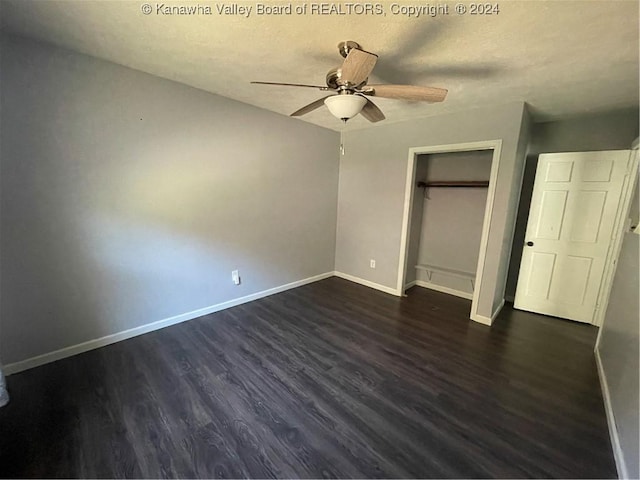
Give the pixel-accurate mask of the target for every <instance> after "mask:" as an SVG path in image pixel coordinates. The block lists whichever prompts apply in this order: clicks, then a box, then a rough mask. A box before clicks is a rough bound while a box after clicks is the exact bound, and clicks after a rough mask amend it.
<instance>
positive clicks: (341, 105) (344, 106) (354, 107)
mask: <svg viewBox="0 0 640 480" xmlns="http://www.w3.org/2000/svg"><path fill="white" fill-rule="evenodd" d="M366 103H367V99H366V98H364V97H361V96H360V95H334V96H332V97H327V98H325V99H324V104H325V105H326V106H327V108H328V109H329V111H330V112H331V114H332V115H333V116H334V117H336V118H338V119H340V120H342V121H344V122H346V121H347V120H349V119H350V118H353V117H355V116H356V115H357V114H359V113H360V111H361V110H362V108H363V107H364V106H365V104H366Z"/></svg>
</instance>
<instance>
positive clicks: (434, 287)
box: [415, 280, 473, 300]
mask: <svg viewBox="0 0 640 480" xmlns="http://www.w3.org/2000/svg"><path fill="white" fill-rule="evenodd" d="M415 284H416V285H417V286H419V287H423V288H428V289H430V290H435V291H436V292H442V293H448V294H449V295H455V296H456V297H460V298H466V299H467V300H473V293H469V292H463V291H462V290H456V289H455V288H449V287H443V286H442V285H436V284H435V283H431V282H425V281H424V280H416V282H415Z"/></svg>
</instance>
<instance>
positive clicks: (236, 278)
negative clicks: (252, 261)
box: [231, 270, 240, 285]
mask: <svg viewBox="0 0 640 480" xmlns="http://www.w3.org/2000/svg"><path fill="white" fill-rule="evenodd" d="M231 280H233V283H234V284H236V285H240V273H238V270H234V271H233V272H231Z"/></svg>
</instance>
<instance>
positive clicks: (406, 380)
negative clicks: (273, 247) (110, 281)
mask: <svg viewBox="0 0 640 480" xmlns="http://www.w3.org/2000/svg"><path fill="white" fill-rule="evenodd" d="M469 310H470V302H469V301H468V300H463V299H460V298H456V297H452V296H449V295H445V294H442V293H438V292H433V291H429V290H425V289H422V288H420V287H415V288H413V289H412V290H410V291H409V292H408V297H406V298H402V299H401V298H396V297H393V296H390V295H387V294H384V293H382V292H378V291H376V290H371V289H369V288H366V287H363V286H360V285H356V284H354V283H350V282H348V281H346V280H342V279H339V278H335V277H334V278H329V279H327V280H323V281H321V282H317V283H313V284H310V285H306V286H304V287H300V288H297V289H294V290H289V291H287V292H284V293H280V294H277V295H273V296H270V297H267V298H264V299H261V300H257V301H255V302H251V303H247V304H244V305H241V306H238V307H234V308H231V309H228V310H224V311H221V312H218V313H215V314H212V315H208V316H205V317H202V318H199V319H196V320H192V321H190V322H185V323H182V324H179V325H175V326H172V327H169V328H165V329H163V330H159V331H156V332H152V333H148V334H146V335H143V336H140V337H136V338H133V339H130V340H127V341H123V342H120V343H117V344H114V345H110V346H108V347H104V348H101V349H98V350H94V351H91V352H88V353H85V354H82V355H78V356H75V357H71V358H67V359H64V360H61V361H58V362H55V363H52V364H49V365H45V366H42V367H39V368H35V369H32V370H29V371H25V372H22V373H19V374H15V375H12V376H10V377H8V379H7V381H8V386H9V391H10V394H11V402H10V403H9V404H8V405H7V406H6V407H5V408H1V409H0V476H3V477H118V478H119V477H136V478H139V477H154V478H165V477H181V478H184V477H190V478H195V477H207V478H209V477H233V478H239V477H252V478H271V477H280V478H292V477H303V478H304V477H307V478H308V477H314V478H320V477H343V478H344V477H350V478H354V477H357V478H362V477H369V478H373V477H402V478H411V477H421V478H426V477H438V478H445V477H455V478H460V477H509V478H514V477H536V478H540V477H545V478H546V477H564V478H568V477H570V478H589V477H591V478H614V477H616V470H615V464H614V461H613V455H612V453H611V445H610V441H609V434H608V430H607V423H606V418H605V412H604V406H603V402H602V396H601V393H600V386H599V383H598V377H597V372H596V365H595V360H594V355H593V346H594V342H595V338H596V334H597V329H596V328H595V327H592V326H590V325H583V324H577V323H573V322H569V321H563V320H558V319H552V318H548V317H544V316H540V315H535V314H530V313H526V312H519V311H515V310H512V309H511V308H510V307H505V309H504V310H503V312H502V313H501V315H500V317H499V318H498V319H497V321H496V323H494V326H493V327H491V328H488V327H486V326H483V325H479V324H476V323H474V322H471V321H470V320H469V319H468V314H469Z"/></svg>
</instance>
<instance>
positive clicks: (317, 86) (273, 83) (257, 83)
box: [249, 82, 329, 90]
mask: <svg viewBox="0 0 640 480" xmlns="http://www.w3.org/2000/svg"><path fill="white" fill-rule="evenodd" d="M249 83H253V84H256V85H277V86H282V87H306V88H317V89H319V90H329V88H328V87H323V86H321V85H306V84H304V83H278V82H249Z"/></svg>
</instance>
